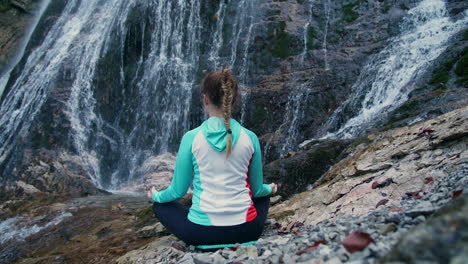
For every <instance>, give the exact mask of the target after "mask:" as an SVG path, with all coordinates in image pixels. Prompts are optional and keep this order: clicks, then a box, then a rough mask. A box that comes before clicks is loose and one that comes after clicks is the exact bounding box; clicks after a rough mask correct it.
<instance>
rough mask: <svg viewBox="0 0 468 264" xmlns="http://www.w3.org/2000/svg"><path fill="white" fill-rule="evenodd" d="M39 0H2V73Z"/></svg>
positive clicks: (0, 4) (0, 15) (0, 34)
mask: <svg viewBox="0 0 468 264" xmlns="http://www.w3.org/2000/svg"><path fill="white" fill-rule="evenodd" d="M38 2H39V0H1V1H0V73H1V72H2V71H3V70H4V67H5V66H6V65H7V64H8V63H9V62H10V60H11V58H12V57H13V56H14V53H15V51H16V48H17V47H18V45H19V43H20V41H21V40H22V38H23V37H24V32H25V30H26V28H27V26H28V25H29V22H30V21H31V19H32V17H33V12H34V11H35V9H36V7H37V4H38Z"/></svg>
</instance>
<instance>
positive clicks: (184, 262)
mask: <svg viewBox="0 0 468 264" xmlns="http://www.w3.org/2000/svg"><path fill="white" fill-rule="evenodd" d="M177 263H179V264H195V262H193V257H192V254H185V255H184V256H183V257H182V258H181V259H179V261H177Z"/></svg>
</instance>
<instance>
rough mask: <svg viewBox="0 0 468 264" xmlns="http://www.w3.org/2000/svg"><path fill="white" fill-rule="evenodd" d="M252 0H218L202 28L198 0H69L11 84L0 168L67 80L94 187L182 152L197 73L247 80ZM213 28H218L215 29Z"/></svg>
mask: <svg viewBox="0 0 468 264" xmlns="http://www.w3.org/2000/svg"><path fill="white" fill-rule="evenodd" d="M51 1H55V0H51ZM256 2H257V1H247V0H243V1H239V2H237V1H228V0H222V1H221V2H220V4H219V8H218V10H217V13H216V16H217V18H216V20H217V21H212V19H211V18H208V20H210V21H211V22H206V20H207V19H206V18H202V17H201V12H202V9H203V7H202V4H205V5H206V3H204V2H203V1H201V0H191V1H172V0H164V1H161V0H159V1H157V0H154V1H136V0H133V1H116V0H111V1H100V0H92V1H82V0H70V1H68V2H67V3H66V4H64V8H63V11H62V13H61V14H60V16H58V17H57V19H56V21H55V23H54V24H53V25H52V26H51V28H50V29H49V30H48V31H47V34H46V35H45V37H44V40H43V41H42V43H41V44H40V45H38V46H37V47H36V48H35V49H34V50H33V51H32V52H31V54H30V55H29V57H28V58H27V61H26V62H25V64H24V66H23V68H22V69H21V72H20V74H19V75H18V76H17V77H16V79H14V80H10V83H11V84H10V87H8V88H9V89H8V90H9V93H8V95H7V96H6V98H5V100H4V102H3V104H2V106H1V109H0V114H1V116H0V128H1V131H2V133H1V136H0V163H1V162H3V161H5V159H6V157H7V156H8V155H9V153H10V152H11V151H12V150H13V149H14V146H15V140H16V138H17V137H18V136H22V135H26V134H27V131H28V129H29V127H30V124H31V123H32V122H33V121H34V118H35V117H36V116H37V115H38V113H40V111H41V107H42V105H43V104H44V102H45V100H46V99H47V97H48V94H49V93H50V91H52V90H53V89H62V88H61V86H62V85H63V83H60V80H59V79H61V78H60V77H59V76H63V75H66V79H67V81H66V85H67V87H69V88H68V89H69V91H70V92H69V93H70V94H69V97H68V101H67V102H66V109H64V110H65V113H66V117H67V119H68V121H69V122H70V135H71V138H72V140H73V144H72V145H73V149H72V150H71V151H73V152H75V153H76V154H78V156H79V157H80V158H81V161H82V164H83V165H84V167H85V169H86V171H87V172H88V174H89V176H90V177H91V179H92V180H93V182H94V183H95V184H96V186H98V187H101V188H105V189H108V190H113V189H116V188H118V186H119V185H120V184H122V183H125V182H127V181H129V180H132V179H134V178H135V177H137V176H138V174H137V172H136V171H137V168H138V167H139V166H140V165H141V164H142V163H143V162H144V161H145V160H146V159H147V158H149V157H151V156H154V155H157V154H161V153H165V152H174V151H176V149H177V146H178V142H179V139H180V138H181V137H182V135H183V134H184V133H185V132H186V131H188V130H189V129H190V119H191V114H190V113H191V112H192V108H193V102H192V93H193V90H194V89H197V88H196V86H197V83H196V82H197V81H199V79H200V77H201V76H200V72H203V71H210V70H213V69H218V68H219V67H222V66H225V65H226V66H230V67H231V69H233V71H234V73H235V74H236V75H237V76H239V80H240V81H241V85H242V84H243V83H244V82H247V80H248V78H247V75H248V67H247V66H248V64H249V61H248V58H247V54H248V45H249V43H250V36H251V34H252V31H253V27H254V17H255V16H254V11H255V10H254V6H255V3H256ZM228 12H230V14H232V13H233V12H234V13H236V15H235V16H232V17H231V16H229V15H228ZM203 19H205V22H204V21H203ZM213 20H214V18H213ZM207 23H217V24H215V25H214V26H213V31H212V32H211V31H210V30H208V32H207V28H208V27H207ZM203 34H205V35H203ZM206 34H208V35H206ZM207 40H208V41H207ZM210 41H211V43H210ZM200 67H201V68H200ZM62 79H63V77H62Z"/></svg>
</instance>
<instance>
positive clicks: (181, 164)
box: [150, 132, 193, 203]
mask: <svg viewBox="0 0 468 264" xmlns="http://www.w3.org/2000/svg"><path fill="white" fill-rule="evenodd" d="M189 133H190V132H189ZM189 133H186V134H185V135H184V136H183V137H182V141H181V143H180V146H179V152H178V153H177V159H176V164H175V168H174V176H173V177H172V182H171V185H170V186H169V187H168V188H167V189H165V190H163V191H160V192H153V191H150V192H151V193H152V195H151V197H152V200H153V201H154V202H157V203H167V202H172V201H174V200H177V199H180V198H182V196H184V195H185V194H186V193H187V190H188V188H189V187H190V183H191V182H192V178H193V164H192V156H193V154H192V141H193V137H192V136H191V135H190V134H189Z"/></svg>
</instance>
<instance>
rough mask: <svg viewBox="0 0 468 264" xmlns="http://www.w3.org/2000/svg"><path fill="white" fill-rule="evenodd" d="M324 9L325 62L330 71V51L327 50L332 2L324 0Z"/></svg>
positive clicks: (323, 45)
mask: <svg viewBox="0 0 468 264" xmlns="http://www.w3.org/2000/svg"><path fill="white" fill-rule="evenodd" d="M323 9H324V10H325V30H324V31H323V42H322V50H323V61H324V62H325V65H324V66H325V69H326V70H328V69H329V68H330V65H329V63H328V50H327V36H328V25H329V24H330V9H331V3H330V0H323Z"/></svg>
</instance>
